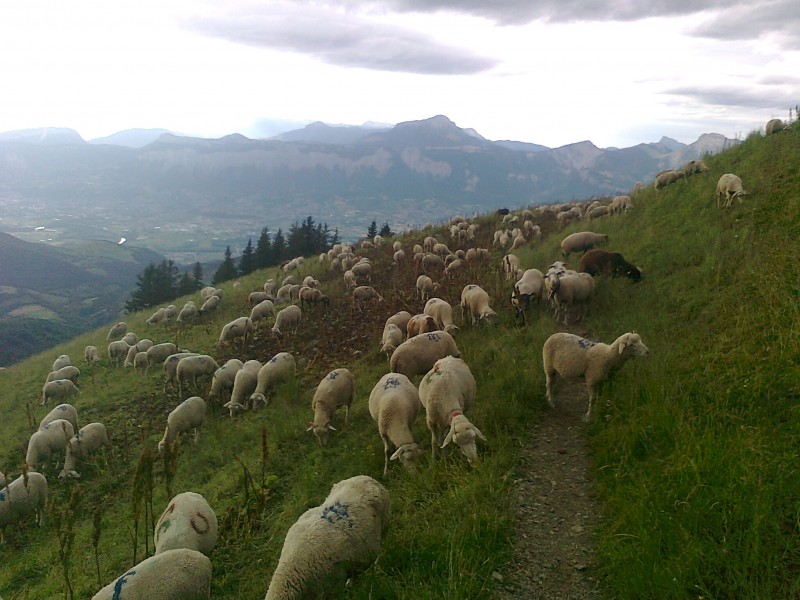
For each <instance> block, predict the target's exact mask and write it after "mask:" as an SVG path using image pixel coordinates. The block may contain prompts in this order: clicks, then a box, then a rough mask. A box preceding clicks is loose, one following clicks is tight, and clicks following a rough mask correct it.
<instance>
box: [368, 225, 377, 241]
mask: <svg viewBox="0 0 800 600" xmlns="http://www.w3.org/2000/svg"><path fill="white" fill-rule="evenodd" d="M377 234H378V224H377V223H376V222H375V221H374V220H373V221H372V223H370V225H369V229H367V239H368V240H370V241H371V240H372V239H373V238H374V237H375V236H376V235H377Z"/></svg>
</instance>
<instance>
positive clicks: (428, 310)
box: [420, 298, 458, 335]
mask: <svg viewBox="0 0 800 600" xmlns="http://www.w3.org/2000/svg"><path fill="white" fill-rule="evenodd" d="M422 312H423V314H426V315H429V316H431V317H433V318H434V319H436V325H437V329H441V330H442V331H446V332H447V333H449V334H450V335H455V334H456V333H458V327H456V325H455V323H453V307H452V306H450V303H449V302H447V301H446V300H442V299H441V298H430V299H429V300H428V301H427V302H426V303H425V308H423V309H422ZM420 333H422V332H420Z"/></svg>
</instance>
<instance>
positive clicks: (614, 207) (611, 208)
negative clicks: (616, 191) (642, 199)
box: [608, 196, 631, 215]
mask: <svg viewBox="0 0 800 600" xmlns="http://www.w3.org/2000/svg"><path fill="white" fill-rule="evenodd" d="M630 208H631V197H630V196H614V197H613V198H612V199H611V204H609V205H608V212H610V213H611V214H612V215H616V214H619V213H621V212H628V211H629V210H630Z"/></svg>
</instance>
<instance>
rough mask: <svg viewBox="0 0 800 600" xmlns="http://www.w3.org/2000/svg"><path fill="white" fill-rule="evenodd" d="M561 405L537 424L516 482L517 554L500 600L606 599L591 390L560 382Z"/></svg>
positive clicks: (558, 400)
mask: <svg viewBox="0 0 800 600" xmlns="http://www.w3.org/2000/svg"><path fill="white" fill-rule="evenodd" d="M555 399H556V406H557V408H556V409H555V410H546V411H543V413H542V419H541V421H540V422H539V423H536V424H534V425H533V427H532V430H531V436H530V439H529V441H528V445H527V446H526V447H525V448H524V449H523V451H522V452H523V457H522V461H521V464H520V467H519V471H518V474H517V477H518V478H517V479H516V480H514V482H513V488H514V491H515V496H516V497H515V501H516V502H517V518H516V523H515V531H516V536H515V537H516V542H515V547H514V558H513V560H512V562H511V563H510V564H509V565H508V566H507V567H506V568H505V569H504V571H503V572H501V573H498V574H497V575H496V576H497V577H499V578H501V580H500V584H499V585H498V591H497V592H496V593H495V595H494V598H496V599H497V600H507V599H508V600H510V599H515V600H519V599H525V600H538V599H541V600H578V599H593V600H594V599H600V598H602V594H601V593H600V586H599V583H598V580H597V571H596V568H595V554H594V548H593V545H592V532H593V530H594V528H595V526H596V525H597V524H598V523H599V522H600V520H601V518H602V510H601V506H600V503H599V500H598V496H597V492H596V484H595V481H594V477H593V475H592V473H591V456H590V454H589V449H588V445H587V439H586V424H584V422H583V420H582V418H583V414H584V413H585V412H586V403H587V396H586V387H585V385H584V384H583V382H578V383H571V382H564V381H561V382H560V383H559V384H558V386H557V388H556V390H555Z"/></svg>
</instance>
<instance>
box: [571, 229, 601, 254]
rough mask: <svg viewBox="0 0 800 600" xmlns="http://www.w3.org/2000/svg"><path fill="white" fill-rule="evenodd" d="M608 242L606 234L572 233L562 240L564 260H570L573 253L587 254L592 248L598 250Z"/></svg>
mask: <svg viewBox="0 0 800 600" xmlns="http://www.w3.org/2000/svg"><path fill="white" fill-rule="evenodd" d="M607 242H608V235H606V234H605V233H594V232H592V231H579V232H578V233H572V234H570V235H568V236H567V237H565V238H564V239H563V240H561V253H562V254H563V255H564V258H565V259H566V258H569V255H570V254H572V253H573V252H586V251H587V250H590V249H591V248H596V247H597V246H600V245H602V244H605V243H607Z"/></svg>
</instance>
